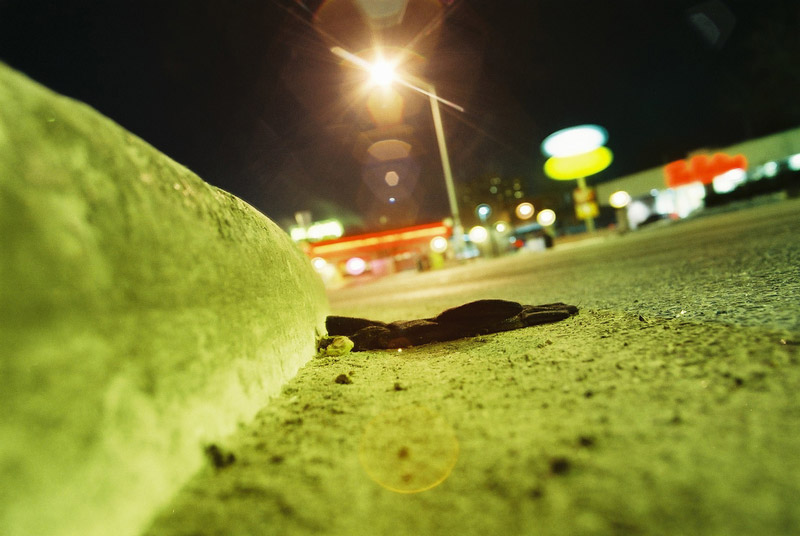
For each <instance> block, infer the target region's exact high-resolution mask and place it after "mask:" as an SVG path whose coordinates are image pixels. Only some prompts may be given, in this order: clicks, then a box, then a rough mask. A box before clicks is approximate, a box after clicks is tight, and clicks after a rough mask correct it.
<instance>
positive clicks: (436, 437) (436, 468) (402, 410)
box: [358, 405, 459, 494]
mask: <svg viewBox="0 0 800 536" xmlns="http://www.w3.org/2000/svg"><path fill="white" fill-rule="evenodd" d="M458 454H459V446H458V440H457V438H456V435H455V432H454V431H453V428H452V427H451V426H450V425H449V424H448V422H447V421H446V420H445V419H444V417H442V416H441V415H439V414H438V413H436V412H435V411H433V410H431V409H429V408H426V407H424V406H417V405H411V406H402V407H399V408H395V409H391V410H389V411H385V412H383V413H380V414H378V415H377V416H376V417H375V418H373V419H372V420H371V421H370V422H369V423H368V424H367V425H366V427H365V429H364V432H363V433H362V435H361V441H360V443H359V448H358V459H359V461H360V462H361V466H362V467H363V468H364V471H366V473H367V475H368V476H369V477H370V478H371V479H372V480H374V481H375V482H377V483H378V484H380V485H381V486H383V487H384V488H386V489H388V490H391V491H394V492H397V493H406V494H409V493H420V492H422V491H426V490H429V489H431V488H434V487H436V486H438V485H439V484H441V483H442V482H444V481H445V480H446V479H447V477H448V476H450V473H451V472H452V470H453V467H455V465H456V461H457V460H458Z"/></svg>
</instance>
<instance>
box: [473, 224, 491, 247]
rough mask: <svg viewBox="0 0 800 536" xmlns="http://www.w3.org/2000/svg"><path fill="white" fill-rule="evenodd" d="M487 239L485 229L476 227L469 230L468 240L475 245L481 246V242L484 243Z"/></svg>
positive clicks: (487, 235)
mask: <svg viewBox="0 0 800 536" xmlns="http://www.w3.org/2000/svg"><path fill="white" fill-rule="evenodd" d="M487 238H489V231H487V230H486V228H485V227H481V226H480V225H476V226H475V227H473V228H472V229H470V230H469V239H470V240H472V241H473V242H475V243H476V244H482V243H483V242H486V239H487Z"/></svg>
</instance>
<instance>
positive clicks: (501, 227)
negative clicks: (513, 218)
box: [494, 221, 509, 233]
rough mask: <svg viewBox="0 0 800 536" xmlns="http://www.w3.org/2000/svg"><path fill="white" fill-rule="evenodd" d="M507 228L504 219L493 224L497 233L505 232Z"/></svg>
mask: <svg viewBox="0 0 800 536" xmlns="http://www.w3.org/2000/svg"><path fill="white" fill-rule="evenodd" d="M508 229H509V227H508V224H507V223H506V222H504V221H499V222H497V223H495V224H494V230H495V231H497V232H498V233H505V232H506V231H508Z"/></svg>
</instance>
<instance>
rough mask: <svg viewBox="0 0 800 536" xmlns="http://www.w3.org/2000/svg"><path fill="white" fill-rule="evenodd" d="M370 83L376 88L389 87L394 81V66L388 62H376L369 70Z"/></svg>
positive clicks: (381, 60)
mask: <svg viewBox="0 0 800 536" xmlns="http://www.w3.org/2000/svg"><path fill="white" fill-rule="evenodd" d="M369 74H370V82H371V83H372V84H373V85H376V86H388V85H390V84H391V83H392V82H393V81H394V77H395V74H394V66H393V65H392V64H391V63H389V62H388V61H386V60H383V59H378V60H375V61H374V62H373V63H372V65H371V66H370V69H369Z"/></svg>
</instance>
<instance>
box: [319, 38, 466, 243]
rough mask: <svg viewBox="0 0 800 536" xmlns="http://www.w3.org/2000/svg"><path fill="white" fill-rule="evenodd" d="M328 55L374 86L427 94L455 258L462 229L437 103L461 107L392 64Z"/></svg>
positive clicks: (341, 53)
mask: <svg viewBox="0 0 800 536" xmlns="http://www.w3.org/2000/svg"><path fill="white" fill-rule="evenodd" d="M331 52H333V54H335V55H336V56H338V57H340V58H342V59H343V60H345V61H347V62H349V63H351V64H353V65H355V66H356V67H360V68H361V69H364V70H365V71H367V72H368V73H370V74H371V78H372V80H373V82H374V83H379V84H381V85H389V84H391V83H392V82H397V83H398V84H400V85H402V86H405V87H407V88H409V89H413V90H414V91H416V92H418V93H422V94H423V95H426V96H427V97H428V99H429V100H430V105H431V115H432V116H433V127H434V130H435V131H436V141H437V142H438V144H439V156H440V158H441V160H442V171H443V173H444V182H445V186H446V187H447V199H448V202H449V204H450V216H451V218H452V219H453V237H454V243H453V249H454V251H455V253H456V255H458V254H459V253H461V252H462V251H463V243H464V227H463V226H462V225H461V217H460V215H459V212H458V200H457V198H456V189H455V186H454V184H453V173H452V171H451V169H450V156H449V155H448V153H447V144H446V143H445V138H444V127H443V126H442V116H441V113H440V112H439V103H440V102H441V103H442V104H444V105H446V106H449V107H451V108H454V109H456V110H458V111H459V112H463V111H464V108H462V107H461V106H459V105H458V104H455V103H453V102H450V101H448V100H447V99H443V98H441V97H439V96H438V95H436V88H435V87H434V86H433V84H430V83H428V82H426V81H424V80H421V79H419V78H417V77H415V76H411V75H409V74H402V75H399V74H397V73H396V72H395V71H394V66H393V65H392V64H391V62H388V61H386V60H379V61H378V62H376V63H370V62H368V61H366V60H364V59H362V58H359V57H358V56H356V55H355V54H353V53H352V52H348V51H347V50H345V49H343V48H342V47H333V48H331Z"/></svg>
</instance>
